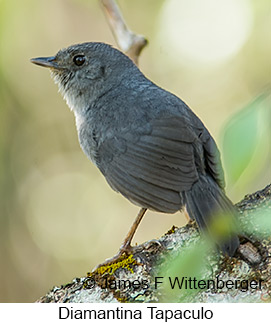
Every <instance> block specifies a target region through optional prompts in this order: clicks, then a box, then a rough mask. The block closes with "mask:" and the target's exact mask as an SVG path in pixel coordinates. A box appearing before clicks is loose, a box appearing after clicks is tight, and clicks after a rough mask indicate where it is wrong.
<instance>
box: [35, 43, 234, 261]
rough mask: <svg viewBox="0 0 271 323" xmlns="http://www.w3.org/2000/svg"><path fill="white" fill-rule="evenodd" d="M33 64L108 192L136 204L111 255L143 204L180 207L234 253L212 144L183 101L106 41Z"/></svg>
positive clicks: (168, 209) (228, 207) (228, 206)
mask: <svg viewBox="0 0 271 323" xmlns="http://www.w3.org/2000/svg"><path fill="white" fill-rule="evenodd" d="M31 61H32V63H35V64H37V65H41V66H44V67H48V68H50V70H51V73H52V76H53V78H54V80H55V82H56V83H57V84H58V86H59V89H60V92H61V93H62V94H63V97H64V99H65V100H66V102H67V104H68V106H69V107H70V109H71V110H72V111H73V112H74V115H75V120H76V127H77V131H78V137H79V142H80V145H81V148H82V150H83V151H84V153H85V154H86V155H87V157H88V158H89V159H90V160H91V161H92V162H93V163H94V164H95V165H96V166H97V167H98V168H99V170H100V171H101V172H102V174H103V175H104V176H105V178H106V180H107V182H108V183H109V185H110V186H111V187H112V188H113V190H115V191H117V192H119V193H121V194H122V195H123V196H124V197H126V198H127V199H128V200H130V201H131V202H132V203H134V204H136V205H139V206H140V207H141V210H140V212H139V215H138V217H137V219H136V221H135V223H134V224H133V226H132V228H131V230H130V231H129V233H128V235H127V237H126V239H125V240H124V243H123V245H122V247H121V248H120V251H119V253H118V254H117V256H116V258H117V257H118V256H119V255H121V254H122V253H123V252H129V249H130V248H131V240H132V238H133V235H134V233H135V230H136V228H137V226H138V224H139V222H140V220H141V219H142V217H143V215H144V213H145V212H146V210H147V209H150V210H154V211H158V212H163V213H175V212H177V211H179V210H182V209H184V208H185V207H186V209H187V212H188V214H189V216H190V218H191V219H194V220H196V222H197V224H198V226H199V228H200V229H202V230H204V231H205V232H207V233H209V235H210V236H211V237H212V238H214V240H215V242H216V243H217V244H218V245H219V246H220V248H221V249H222V251H223V253H224V254H227V255H229V256H232V255H233V254H234V253H235V251H236V249H237V248H238V246H239V239H238V237H237V235H236V234H235V233H233V231H231V223H232V222H234V221H232V220H229V221H228V220H227V221H225V219H224V218H225V215H227V216H228V218H231V219H232V216H233V217H234V215H235V209H234V206H233V204H232V203H231V201H230V200H229V199H228V198H227V197H226V195H225V193H224V186H225V184H224V174H223V169H222V166H221V161H220V154H219V151H218V148H217V146H216V143H215V141H214V139H213V138H212V136H211V135H210V133H209V132H208V130H207V129H206V128H205V126H204V124H203V123H202V122H201V120H200V119H199V118H198V117H197V116H196V115H195V114H194V113H193V112H192V111H191V110H190V108H189V107H188V106H187V105H186V104H185V103H184V102H183V101H182V100H181V99H179V98H178V97H176V96H175V95H173V94H171V93H169V92H168V91H165V90H164V89H162V88H160V87H158V86H157V85H155V84H154V83H153V82H151V81H150V80H149V79H147V78H146V77H145V76H144V75H143V74H142V72H141V71H140V70H139V69H138V67H137V66H136V65H135V64H134V63H133V62H132V61H131V60H130V59H129V58H128V57H127V56H126V55H124V54H123V53H121V52H120V51H119V50H117V49H114V48H112V47H111V46H110V45H107V44H104V43H83V44H78V45H74V46H70V47H68V48H66V49H61V50H60V51H59V52H58V53H57V54H56V55H55V56H53V57H39V58H34V59H32V60H31ZM219 219H221V222H219V221H218V225H214V223H217V220H219ZM219 223H220V224H219ZM221 223H222V224H223V225H224V226H225V227H227V228H223V230H224V231H225V232H226V233H225V232H224V233H222V234H221V233H220V234H218V236H216V233H214V229H213V228H214V227H217V226H218V227H219V226H221ZM223 230H222V231H223ZM220 231H221V228H220Z"/></svg>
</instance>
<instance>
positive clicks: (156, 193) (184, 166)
mask: <svg viewBox="0 0 271 323" xmlns="http://www.w3.org/2000/svg"><path fill="white" fill-rule="evenodd" d="M143 129H144V127H143V126H142V128H141V129H139V130H138V131H133V132H130V133H128V132H124V133H120V134H119V135H118V136H114V137H111V138H108V139H106V140H104V141H103V142H102V143H101V144H100V147H99V149H98V154H97V156H98V163H97V165H98V167H99V168H100V170H101V171H102V172H103V174H104V176H105V178H106V179H107V181H108V183H109V184H110V185H111V186H112V188H113V189H115V190H116V191H118V192H120V193H121V194H122V195H124V196H125V197H127V198H128V199H129V200H131V201H132V202H134V203H136V204H138V205H140V206H141V207H146V208H149V209H153V210H156V211H160V212H166V213H174V212H176V211H177V210H180V208H181V207H182V205H183V201H182V197H181V194H180V192H182V191H185V190H189V189H190V188H191V186H192V185H193V183H195V182H196V181H197V179H198V166H197V161H196V160H195V144H196V142H197V141H198V140H199V139H198V136H197V134H196V133H195V131H193V129H191V128H190V127H189V126H188V125H187V123H186V122H184V119H183V118H181V117H168V118H165V117H164V118H160V119H156V120H153V121H152V122H151V124H150V127H148V130H147V129H146V130H145V131H144V130H143ZM99 156H103V158H99ZM196 158H197V159H199V157H198V156H197V157H196Z"/></svg>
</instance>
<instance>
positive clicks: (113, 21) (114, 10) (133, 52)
mask: <svg viewBox="0 0 271 323" xmlns="http://www.w3.org/2000/svg"><path fill="white" fill-rule="evenodd" d="M100 2H101V4H102V6H103V8H104V11H105V14H106V17H107V20H108V22H109V25H110V27H111V30H112V32H113V35H114V37H115V39H116V42H117V43H118V46H119V48H120V49H121V50H122V51H124V52H125V53H126V54H127V55H128V56H129V57H130V58H131V59H132V60H133V61H134V62H135V63H136V64H138V57H139V55H140V52H141V51H142V49H143V48H144V47H145V46H146V45H147V39H146V38H145V37H144V36H141V35H137V34H135V33H133V32H132V31H131V30H130V29H129V28H128V27H127V25H126V23H125V21H124V19H123V17H122V14H121V11H120V9H119V7H118V5H117V3H116V2H115V0H100Z"/></svg>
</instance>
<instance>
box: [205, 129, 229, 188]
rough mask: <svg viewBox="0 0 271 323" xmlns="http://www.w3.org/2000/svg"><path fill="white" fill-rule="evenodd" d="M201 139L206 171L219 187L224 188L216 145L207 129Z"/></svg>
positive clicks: (222, 172)
mask: <svg viewBox="0 0 271 323" xmlns="http://www.w3.org/2000/svg"><path fill="white" fill-rule="evenodd" d="M202 141H203V149H204V157H205V167H206V172H207V173H208V174H210V175H211V176H212V177H213V179H214V180H215V181H216V182H217V184H218V185H219V186H220V188H221V189H224V187H225V179H224V171H223V168H222V164H221V159H220V153H219V150H218V148H217V145H216V143H215V141H214V139H213V138H212V136H211V135H210V134H209V132H208V131H206V132H205V136H203V138H202Z"/></svg>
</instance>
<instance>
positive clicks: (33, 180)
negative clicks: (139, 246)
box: [0, 0, 271, 302]
mask: <svg viewBox="0 0 271 323" xmlns="http://www.w3.org/2000/svg"><path fill="white" fill-rule="evenodd" d="M119 4H120V7H121V9H122V12H123V15H124V17H125V19H126V21H127V23H128V25H129V27H130V28H131V29H132V30H133V31H135V32H137V33H141V34H143V35H145V36H146V37H147V38H148V40H149V45H148V47H147V48H146V49H144V51H143V53H142V55H141V57H140V68H141V70H142V71H143V72H144V73H145V74H146V75H147V76H148V77H149V78H150V79H151V80H153V81H154V82H155V83H157V84H159V85H160V86H162V87H164V88H166V89H168V90H169V91H172V92H173V93H175V94H176V95H178V96H180V97H181V98H183V100H184V101H185V102H187V103H188V104H189V106H190V107H191V108H192V109H193V110H194V111H195V112H196V113H197V114H198V115H199V116H200V118H201V119H202V120H203V121H204V123H205V125H206V126H207V128H208V129H209V130H210V132H211V133H212V134H213V136H214V137H215V139H216V140H217V142H218V145H219V147H220V149H221V151H222V155H223V160H224V164H225V166H226V173H227V178H228V182H230V185H228V187H227V192H228V194H229V196H230V197H231V198H232V200H233V201H234V202H237V201H238V200H240V199H241V198H242V197H243V196H244V194H247V193H250V192H253V191H255V190H257V189H260V188H262V187H264V186H265V185H266V184H268V183H270V182H271V180H270V179H271V170H270V165H269V164H270V158H269V157H270V97H269V96H268V95H269V93H270V76H271V66H270V57H271V26H270V22H271V8H270V0H254V1H252V0H251V1H250V0H165V1H163V0H148V1H146V0H138V1H132V0H129V1H128V0H126V1H125V0H122V1H119ZM84 41H102V42H107V43H110V44H113V45H115V46H116V43H115V41H114V39H113V36H112V34H111V31H110V29H109V27H108V24H107V21H106V19H105V16H104V14H103V12H102V10H101V7H100V5H99V2H98V1H97V0H38V1H37V0H20V1H18V0H0V194H1V195H0V196H1V197H0V256H1V257H0V301H1V302H33V301H35V300H36V299H37V298H39V297H40V296H42V295H43V294H45V293H46V292H47V291H48V290H49V289H50V288H51V287H52V286H53V285H60V284H62V283H66V282H68V281H70V280H71V279H72V278H74V277H79V276H83V275H85V274H86V272H88V271H90V270H91V269H92V268H93V267H94V266H95V265H96V264H98V263H100V262H102V261H104V259H105V258H108V257H110V256H112V255H113V254H115V252H116V251H117V249H118V248H119V246H120V244H121V242H122V239H123V238H124V236H125V234H126V233H127V231H128V228H129V227H130V225H131V223H132V222H133V220H134V218H135V216H136V213H137V211H138V208H137V207H135V206H133V205H131V204H130V203H129V202H128V201H126V200H125V199H124V198H122V197H121V196H120V195H118V194H116V193H115V192H113V191H112V190H111V189H110V188H109V186H108V185H107V183H106V182H105V180H104V179H103V177H102V175H101V174H100V173H99V172H98V170H97V169H96V168H95V166H93V165H92V164H91V163H90V162H89V161H88V160H87V158H86V157H85V156H84V154H83V153H82V152H81V150H80V147H79V144H78V141H77V133H76V129H75V126H74V118H73V115H72V113H71V112H70V111H69V109H68V108H67V106H66V104H65V102H64V101H63V100H62V98H61V96H60V94H59V93H57V92H58V91H57V87H56V85H55V84H54V83H53V81H52V80H51V79H50V75H49V73H48V70H44V69H42V68H38V67H37V66H34V65H32V64H30V62H29V59H30V58H31V57H37V56H51V55H53V54H55V53H56V52H57V51H58V50H59V49H60V48H62V47H66V46H68V45H71V44H74V43H79V42H84ZM259 111H260V112H259ZM244 116H245V120H246V122H243V120H244ZM240 129H241V130H242V131H241V133H240V131H239V130H240ZM238 131H239V132H238ZM254 133H255V136H254ZM234 134H235V136H234ZM236 137H237V138H236ZM250 142H252V145H249V143H250ZM245 143H246V144H245ZM234 144H235V146H234ZM232 145H233V146H232ZM236 145H237V146H236ZM231 147H233V150H232V149H231ZM259 147H260V148H259ZM239 148H240V149H241V148H244V149H245V151H246V152H247V154H245V155H244V154H242V153H241V152H242V150H240V151H239ZM238 152H239V155H240V156H241V157H238ZM224 153H226V154H227V156H226V157H225V156H224ZM236 156H237V157H236ZM242 156H245V159H244V160H242V163H243V164H242V165H241V166H240V167H241V168H240V167H239V166H238V165H239V164H240V163H239V160H240V158H242ZM236 165H237V166H238V167H239V168H238V167H237V166H236ZM184 223H185V220H184V219H183V218H182V216H181V214H180V213H178V214H176V215H174V216H167V215H163V214H155V213H152V212H148V213H147V215H146V217H145V218H144V220H143V222H142V225H141V226H140V228H139V230H138V233H137V234H136V236H135V239H134V243H136V242H137V243H140V242H143V241H145V240H149V239H152V238H158V237H159V236H160V235H162V234H163V233H164V232H166V231H167V230H168V229H169V228H170V227H171V226H172V225H173V224H175V225H179V226H180V225H183V224H184ZM154 224H155V225H154Z"/></svg>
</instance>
